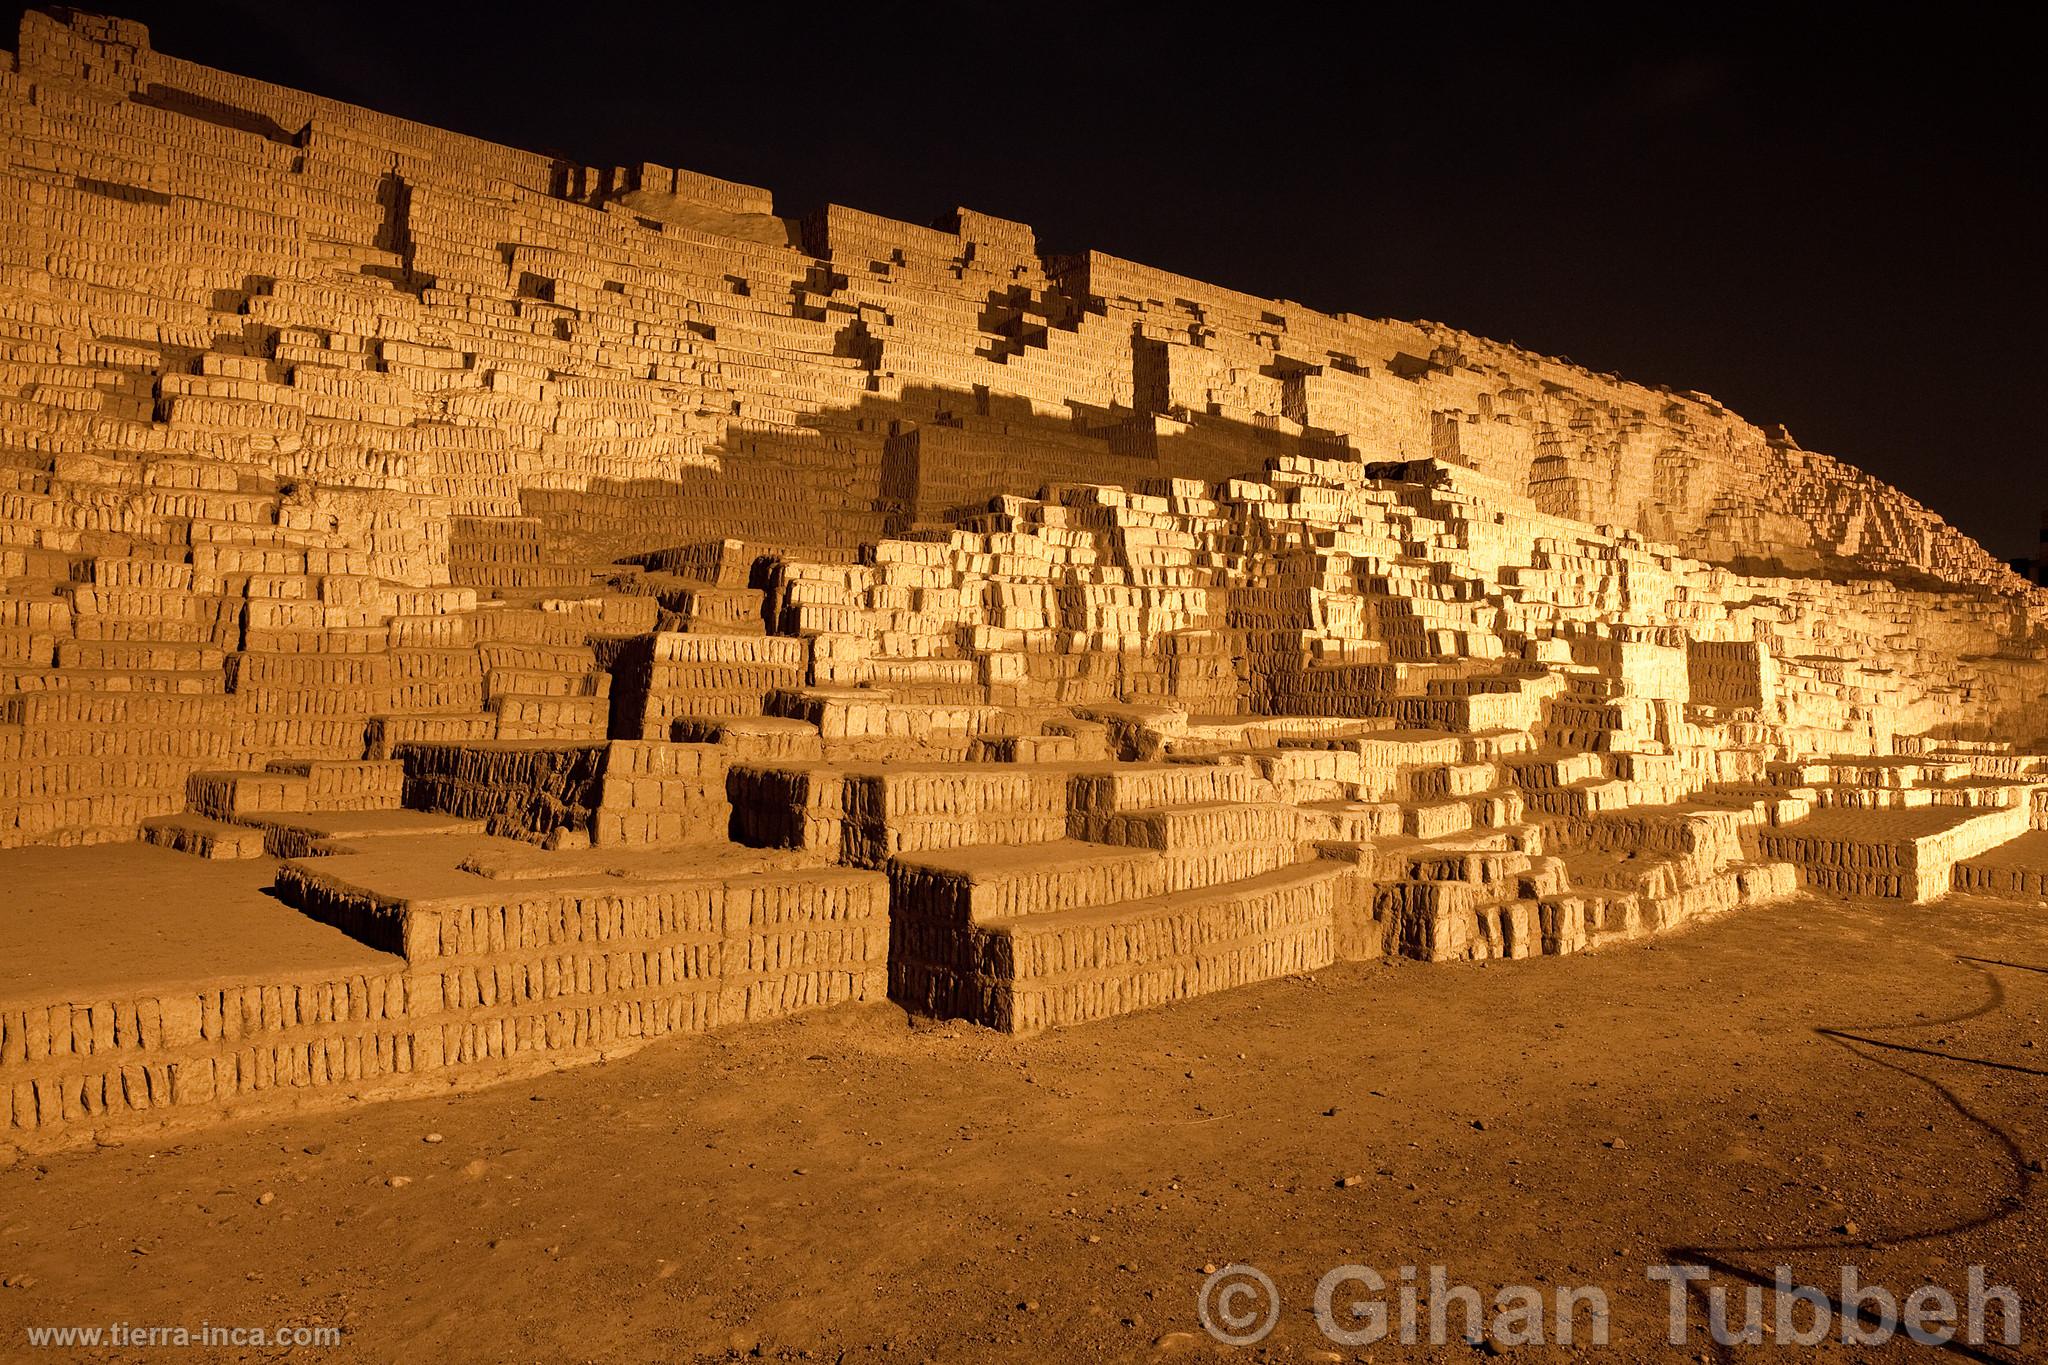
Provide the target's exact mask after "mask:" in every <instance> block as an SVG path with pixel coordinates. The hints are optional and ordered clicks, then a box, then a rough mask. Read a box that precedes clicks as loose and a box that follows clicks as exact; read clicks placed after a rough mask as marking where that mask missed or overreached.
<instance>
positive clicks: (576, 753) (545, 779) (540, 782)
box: [392, 740, 605, 842]
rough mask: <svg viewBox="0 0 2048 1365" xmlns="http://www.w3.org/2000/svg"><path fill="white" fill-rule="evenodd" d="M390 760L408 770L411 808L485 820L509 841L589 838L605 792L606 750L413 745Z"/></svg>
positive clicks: (505, 743)
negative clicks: (566, 833)
mask: <svg viewBox="0 0 2048 1365" xmlns="http://www.w3.org/2000/svg"><path fill="white" fill-rule="evenodd" d="M392 756H393V757H394V758H396V759H397V760H398V761H399V762H400V763H402V764H403V765H404V766H405V804H406V805H408V806H411V807H413V808H415V809H417V810H432V811H445V812H446V813H448V814H450V815H459V816H463V817H465V818H469V819H477V820H483V821H486V822H487V823H486V828H487V829H488V830H489V831H490V832H491V833H492V834H496V835H500V836H503V837H506V838H513V839H530V840H534V841H536V842H539V841H543V840H545V839H547V837H548V836H549V835H551V834H553V833H554V832H555V831H556V830H575V831H579V832H588V831H589V830H590V828H591V824H592V817H593V816H594V815H595V814H596V813H597V810H598V806H599V803H600V802H601V801H602V799H603V794H604V784H605V748H604V746H603V745H602V744H555V743H549V742H546V741H517V740H497V741H490V742H485V743H477V744H462V743H457V744H431V743H417V742H415V743H405V744H400V745H399V746H398V747H397V749H396V750H395V751H394V753H393V755H392Z"/></svg>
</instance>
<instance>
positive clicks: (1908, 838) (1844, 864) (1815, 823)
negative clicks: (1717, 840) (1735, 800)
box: [1757, 806, 2030, 905]
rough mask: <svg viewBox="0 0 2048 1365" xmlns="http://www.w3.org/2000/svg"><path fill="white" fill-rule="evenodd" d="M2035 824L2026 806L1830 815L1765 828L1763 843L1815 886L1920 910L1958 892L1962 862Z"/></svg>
mask: <svg viewBox="0 0 2048 1365" xmlns="http://www.w3.org/2000/svg"><path fill="white" fill-rule="evenodd" d="M2029 819H2030V816H2029V812H2028V810H2027V808H2026V807H2024V806H2013V807H2010V808H2007V809H2004V810H1991V811H1981V812H1980V811H1974V810H1971V809H1969V808H1967V807H1961V806H1929V807H1924V808H1921V809H1918V810H1826V811H1821V812H1820V813H1818V814H1816V815H1811V816H1808V817H1807V818H1806V819H1804V820H1800V821H1796V822H1794V823H1792V824H1789V825H1785V826H1783V827H1781V828H1778V829H1766V830H1760V831H1758V834H1757V846H1758V848H1759V849H1760V850H1761V852H1762V856H1763V857H1765V858H1767V859H1772V860H1776V861H1782V862H1788V863H1792V864H1795V865H1797V866H1798V868H1799V871H1800V876H1801V878H1802V880H1803V881H1804V882H1805V884H1806V885H1808V886H1811V887H1815V888H1817V889H1820V890H1823V891H1828V892H1831V893H1833V894H1835V895H1838V896H1875V897H1880V898H1883V899H1889V900H1906V901H1911V902H1913V903H1914V904H1916V905H1917V904H1923V903H1925V902H1927V901H1931V900H1934V899H1936V898H1938V897H1940V896H1942V895H1945V894H1946V893H1948V892H1949V891H1951V890H1953V889H1954V887H1955V865H1956V864H1957V863H1958V862H1963V861H1966V860H1968V859H1971V858H1974V857H1976V856H1977V855H1979V854H1982V853H1987V852H1989V851H1990V850H1992V849H1994V848H1997V847H1998V846H1999V845H2001V844H2005V843H2009V842H2010V841H2012V840H2014V839H2016V838H2018V837H2019V836H2020V835H2022V834H2025V833H2026V832H2027V826H2028V824H2029Z"/></svg>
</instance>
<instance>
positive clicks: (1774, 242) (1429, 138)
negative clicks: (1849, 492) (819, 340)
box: [108, 0, 2048, 556]
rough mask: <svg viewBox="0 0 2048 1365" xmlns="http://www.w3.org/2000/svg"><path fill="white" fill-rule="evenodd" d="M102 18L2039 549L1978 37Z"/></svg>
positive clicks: (231, 2)
mask: <svg viewBox="0 0 2048 1365" xmlns="http://www.w3.org/2000/svg"><path fill="white" fill-rule="evenodd" d="M108 7H109V8H111V9H113V10H114V11H115V12H118V13H122V14H126V15H129V16H131V17H134V18H138V19H141V20H143V21H145V22H147V23H148V24H150V26H151V29H152V33H153V39H154V42H155V43H156V45H157V46H158V47H160V48H162V49H163V50H165V51H168V52H171V53H174V54H176V55H178V56H182V57H186V58H190V59H192V60H194V61H199V62H204V63H206V64H208V65H211V66H218V67H224V68H226V69H228V70H232V71H236V72H241V73H244V74H247V75H252V76H260V77H264V78H266V79H270V80H274V81H279V82H282V83H284V84H287V85H292V86H297V87H301V88H304V89H308V90H312V91H316V92H318V93H320V94H323V95H329V96H332V97H335V98H339V99H345V100H351V101H354V102H356V103H359V104H364V105H368V106H370V107H372V108H376V109H380V110H384V111H387V112H390V113H394V114H401V115H404V116H406V117H409V118H413V119H418V120H420V121H422V122H425V123H430V124H435V125H438V126H441V127H445V128H451V129H456V130H459V131H462V132H465V133H471V134H474V135H477V136H481V137H487V138H491V139H493V140H496V141H499V142H505V143H509V144H512V145H514V146H519V147H526V148H530V149H533V150H536V151H547V152H557V153H561V154H564V155H568V156H571V157H573V158H575V159H577V160H581V161H585V162H594V163H600V164H608V163H611V162H615V161H616V162H634V161H640V160H650V161H659V162H664V163H667V164H671V165H680V166H686V167H688V168H690V169H692V170H699V171H706V172H709V173H711V174H714V175H721V176H726V177H728V178H731V179H736V180H743V181H746V182H748V183H751V184H758V185H765V186H767V187H769V188H770V189H772V190H773V191H774V192H775V195H776V199H777V205H778V208H779V209H780V210H781V211H782V212H785V213H791V212H801V211H802V210H804V209H806V208H809V207H812V206H814V205H816V204H818V203H821V202H825V201H828V200H829V201H834V202H838V203H844V204H849V205H852V206H854V207H857V208H862V209H867V210H870V211H873V212H877V213H883V214H887V215H890V216H892V217H897V218H904V219H908V220H911V221H914V222H927V221H929V220H930V219H932V218H933V217H934V216H936V215H938V214H940V213H943V212H945V211H947V210H949V209H951V208H953V207H954V206H956V205H966V206H969V207H973V208H977V209H981V210H984V211H986V212H990V213H996V214H1000V215H1003V216H1005V217H1010V218H1017V219H1021V220H1023V221H1025V222H1028V223H1031V224H1033V225H1034V226H1035V227H1036V228H1037V230H1038V236H1039V241H1040V243H1041V245H1042V246H1045V247H1050V248H1053V249H1071V248H1076V247H1096V248H1100V249H1101V250H1104V251H1109V252H1113V253H1115V254H1117V255H1120V256H1126V257H1131V258H1134V259H1136V260H1140V261H1144V262H1146V263H1148V264H1152V265H1156V266H1160V267H1163V268H1166V269H1169V270H1174V271H1178V272H1180V273H1182V274H1186V275H1193V276H1196V277H1199V278H1202V279H1206V280H1212V281H1215V282H1217V283H1220V284H1225V285H1229V286H1232V287H1234V288H1237V289H1242V290H1245V291H1248V292H1250V293H1254V294H1262V295H1267V296H1276V297H1283V298H1292V299H1297V300H1299V301H1301V302H1303V303H1307V304H1311V305H1314V306H1316V307H1320V308H1324V309H1328V310H1331V311H1339V310H1352V311H1356V312H1361V313H1367V314H1372V315H1375V316H1387V317H1400V318H1434V319H1440V320H1442V321H1445V322H1449V323H1452V324H1454V325H1456V326H1459V327H1463V328H1466V329H1468V330H1471V331H1474V332H1478V333H1481V334H1484V335H1487V336H1493V337H1499V338H1503V339H1508V340H1513V341H1517V342H1519V343H1520V344H1522V345H1524V346H1528V347H1531V348H1533V349H1536V350H1539V351H1543V352H1547V353H1550V354H1561V355H1568V356H1570V357H1572V358H1573V359H1575V360H1577V361H1579V362H1581V363H1584V364H1587V365H1590V366H1592V367H1593V368H1595V369H1600V370H1607V369H1612V370H1617V371H1619V372H1620V373H1622V374H1624V375H1627V376H1629V377H1630V378H1634V379H1640V380H1644V381H1649V382H1664V383H1668V384H1672V385H1674V386H1676V387H1679V388H1697V389H1704V390H1706V391H1707V392H1709V393H1712V394H1714V395H1715V396H1716V397H1718V398H1720V399H1721V400H1722V401H1724V402H1726V403H1728V404H1729V405H1730V406H1731V407H1733V408H1735V409H1736V410H1737V411H1739V412H1741V413H1743V414H1744V415H1745V416H1747V417H1750V418H1751V419H1753V420H1756V421H1759V422H1778V421H1782V422H1784V423H1786V424H1787V425H1788V426H1789V427H1790V428H1791V430H1792V432H1793V434H1794V435H1795V436H1796V437H1798V439H1799V440H1800V442H1801V444H1803V445H1805V446H1807V447H1808V448H1810V449H1816V450H1825V451H1828V452H1829V453H1831V454H1835V455H1839V456H1841V457H1842V458H1844V459H1847V460H1849V461H1851V462H1853V463H1855V464H1858V465H1861V466H1862V467H1864V468H1865V469H1868V470H1870V471H1872V472H1873V473H1875V474H1878V475H1879V476H1881V477H1883V478H1886V479H1888V480H1890V481H1892V482H1893V483H1896V484H1897V485H1899V486H1900V487H1901V488H1904V489H1905V490H1907V491H1908V492H1910V493H1912V494H1914V495H1915V496H1917V497H1919V498H1921V499H1922V500H1923V501H1925V502H1927V503H1928V504H1930V505H1931V506H1933V507H1935V508H1936V509H1937V510H1939V511H1941V512H1942V513H1943V514H1945V515H1946V516H1948V517H1949V518H1950V519H1951V520H1953V521H1954V522H1956V523H1957V524H1958V525H1960V526H1962V527H1963V528H1964V529H1965V530H1967V531H1970V532H1971V533H1973V534H1975V535H1977V536H1978V537H1979V538H1981V539H1982V540H1984V541H1985V543H1986V544H1987V545H1989V546H1990V547H1991V548H1992V549H1993V550H1994V551H1995V552H1997V553H1998V554H2000V555H2001V556H2012V555H2020V554H2027V553H2031V552H2032V547H2033V545H2034V543H2035V540H2036V536H2037V532H2038V527H2039V518H2040V514H2041V511H2042V509H2043V508H2044V507H2048V450H2044V443H2043V442H2042V440H2041V438H2040V435H2039V428H2038V427H2037V425H2036V422H2037V420H2038V418H2037V412H2036V409H2037V408H2038V407H2039V405H2040V404H2039V395H2040V393H2041V388H2042V375H2043V370H2044V363H2048V354H2044V351H2048V346H2044V341H2043V335H2044V331H2043V329H2044V328H2048V317H2044V311H2048V310H2044V304H2048V297H2044V293H2048V291H2044V279H2048V268H2044V264H2043V254H2042V241H2041V229H2042V223H2043V209H2044V200H2048V193H2044V181H2043V174H2042V170H2041V167H2042V165H2043V157H2042V151H2041V149H2042V145H2043V141H2044V139H2043V132H2044V129H2043V123H2044V116H2043V113H2042V101H2041V99H2040V98H2039V93H2038V91H2039V85H2038V73H2037V72H2036V71H2035V70H2034V69H2033V62H2034V58H2033V54H2032V44H2031V43H2030V42H2028V41H2026V40H2025V39H2024V38H2023V36H2022V35H2021V34H2019V33H2018V32H2009V33H2003V34H2001V33H2000V32H1998V31H1996V29H1995V28H1994V27H1988V26H1986V25H1985V24H1983V23H1981V22H1977V21H1968V22H1964V21H1960V20H1958V21H1957V22H1953V23H1947V24H1943V25H1941V26H1940V27H1941V29H1942V30H1943V31H1940V32H1936V31H1932V29H1933V26H1932V25H1928V26H1916V27H1909V26H1907V25H1905V24H1903V23H1901V24H1900V25H1899V26H1898V27H1896V28H1887V27H1884V26H1883V24H1882V23H1881V22H1873V20H1872V19H1871V18H1870V17H1868V16H1870V15H1873V14H1875V13H1876V11H1863V12H1862V13H1858V12H1855V11H1849V10H1844V11H1842V12H1841V13H1840V14H1839V15H1838V16H1835V17H1832V18H1825V17H1823V18H1815V19H1802V20H1796V21H1793V26H1789V27H1788V26H1787V22H1786V21H1785V20H1783V19H1782V18H1781V19H1778V20H1775V21H1773V23H1772V24H1771V26H1769V27H1760V28H1755V29H1750V30H1746V31H1744V30H1738V29H1736V28H1724V27H1722V26H1720V23H1719V21H1718V20H1716V19H1713V18H1702V17H1700V15H1701V14H1702V13H1704V11H1701V10H1699V9H1697V8H1696V7H1687V9H1688V11H1689V13H1688V14H1686V15H1685V16H1684V22H1681V21H1680V19H1677V18H1674V19H1670V20H1665V19H1658V18H1653V17H1645V16H1643V15H1640V14H1638V15H1628V14H1624V13H1608V12H1601V11H1594V10H1590V9H1582V8H1575V7H1565V6H1560V7H1551V8H1547V9H1546V10H1545V11H1544V12H1543V13H1540V14H1531V13H1529V12H1528V11H1529V9H1530V8H1531V7H1524V9H1523V10H1522V11H1518V12H1515V13H1513V14H1512V16H1509V15H1501V16H1495V15H1491V14H1489V13H1488V11H1487V9H1486V8H1485V7H1484V6H1478V5H1464V6H1456V7H1453V6H1427V7H1421V6H1411V7H1407V8H1406V9H1398V10H1397V9H1395V8H1392V7H1361V8H1358V9H1356V10H1339V9H1337V8H1335V7H1331V8H1330V9H1328V10H1319V9H1318V8H1316V7H1304V6H1285V7H1283V6H1268V5H1258V6H1251V5H1247V6H1244V7H1243V11H1242V12H1243V13H1244V14H1245V15H1247V16H1248V18H1247V19H1246V20H1243V21H1232V22H1230V23H1225V22H1223V21H1220V20H1216V19H1203V18H1199V17H1197V16H1196V15H1195V13H1194V12H1193V10H1192V9H1190V10H1187V11H1182V12H1179V13H1174V12H1168V11H1159V12H1156V13H1151V14H1146V15H1143V16H1134V17H1128V18H1125V17H1106V16H1098V15H1091V14H1089V13H1088V12H1087V11H1086V10H1085V9H1079V10H1074V11H1071V12H1070V11H1065V10H1061V9H1060V8H1058V7H1054V6H1041V7H1030V8H1027V7H1021V6H994V5H990V6H973V5H965V4H962V5H949V6H944V7H934V8H930V9H926V8H922V7H900V8H899V7H893V6H887V5H881V4H858V3H854V4H849V3H841V4H837V5H834V6H831V7H829V8H822V9H819V10H816V11H812V10H809V9H806V8H804V7H803V6H800V5H788V6H770V5H761V4H731V3H727V4H721V5H718V6H715V7H699V6H695V5H692V4H688V3H680V4H672V5H660V6H649V7H647V9H648V11H650V12H648V13H642V12H640V11H639V10H638V9H637V8H635V7H629V6H612V5H606V4H601V3H579V4H563V5H559V6H555V7H552V8H549V9H543V8H542V7H539V6H532V7H525V6H517V5H513V4H491V5H480V4H451V5H439V6H435V5H429V4H424V3H422V4H383V3H376V2H375V0H350V2H349V3H342V4H335V3H325V2H323V0H219V2H218V3H204V2H203V0H194V2H192V3H185V4H162V3H143V2H142V0H133V2H131V3H119V2H118V0H109V3H108ZM1646 8H1647V7H1646ZM1325 14H1327V15H1329V16H1331V17H1330V18H1328V19H1327V20H1324V19H1322V18H1321V17H1320V16H1322V15H1325ZM1348 14H1356V15H1358V16H1360V18H1359V20H1358V21H1357V22H1347V21H1344V20H1340V19H1339V18H1337V17H1335V16H1338V15H1348Z"/></svg>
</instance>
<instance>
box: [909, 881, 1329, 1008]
mask: <svg viewBox="0 0 2048 1365" xmlns="http://www.w3.org/2000/svg"><path fill="white" fill-rule="evenodd" d="M1355 876H1356V873H1355V870H1354V869H1352V868H1349V867H1346V866H1344V865H1343V864H1340V863H1335V862H1329V861H1315V862H1309V863H1300V864H1295V865H1292V866H1289V867H1285V868H1282V869H1280V870H1278V871H1274V872H1268V873H1265V874H1263V875H1261V876H1258V877H1253V878H1249V879H1246V880H1243V881H1237V882H1230V883H1226V884H1224V885H1221V886H1216V887H1211V888H1208V889H1206V890H1203V891H1192V892H1181V893H1178V894H1175V895H1168V896H1157V897H1150V898H1147V899H1144V900H1133V901H1121V902H1116V903H1113V904H1109V905H1102V906H1092V907H1086V908H1077V909H1070V910H1058V911H1051V912H1046V913H1039V914H1031V915H1025V916H1022V917H1019V918H1017V919H1014V920H1008V921H1005V922H1002V923H1000V924H993V925H986V926H973V927H970V928H967V929H966V930H964V931H963V930H961V929H960V928H959V927H957V926H955V925H951V924H944V923H934V922H927V921H919V920H917V919H915V918H914V917H911V916H899V917H897V918H896V920H895V923H894V925H893V926H892V943H891V953H890V964H889V974H890V994H891V996H892V998H894V999H896V1000H897V1001H898V1002H899V1003H902V1004H904V1005H906V1006H908V1007H910V1008H912V1009H915V1010H920V1011H924V1012H927V1013H932V1014H937V1015H940V1016H942V1017H947V1018H965V1019H971V1020H973V1021H974V1022H976V1023H979V1024H983V1025H986V1026H987V1027H990V1028H995V1029H1000V1030H1002V1031H1004V1032H1006V1033H1035V1032H1037V1031H1039V1030H1041V1029H1045V1028H1050V1027H1056V1026H1059V1025H1065V1024H1076V1023H1082V1022H1084V1021H1087V1020H1093V1019H1105V1018H1110V1017H1113V1016H1115V1015H1120V1014H1129V1013H1131V1012H1133V1011H1136V1010H1141V1009H1148V1008H1150V1007H1152V1006H1154V1005H1163V1004H1168V1003H1170V1002H1173V1001H1176V1000H1186V999H1191V998H1193V997H1195V996H1199V995H1207V994H1210V993H1212V992H1215V991H1221V990H1229V989H1231V988H1233V987H1236V986H1247V985H1251V984H1254V983H1256V982H1260V981H1269V980H1272V979H1274V978H1276V977H1281V976H1289V975H1293V974H1295V973H1298V972H1307V971H1315V970H1317V969H1319V968H1321V967H1324V966H1327V965H1328V964H1329V963H1330V962H1332V961H1334V960H1335V950H1334V946H1333V945H1334V942H1335V936H1336V932H1337V931H1336V927H1335V920H1336V917H1337V915H1338V913H1339V907H1340V900H1341V898H1342V888H1343V887H1344V886H1346V885H1347V884H1348V882H1349V881H1350V880H1351V879H1354V878H1355Z"/></svg>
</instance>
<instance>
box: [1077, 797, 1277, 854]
mask: <svg viewBox="0 0 2048 1365" xmlns="http://www.w3.org/2000/svg"><path fill="white" fill-rule="evenodd" d="M1067 833H1068V834H1069V835H1070V836H1071V837H1075V838H1082V839H1087V840H1089V841H1090V842H1093V843H1100V844H1122V845H1125V846H1127V847H1133V848H1156V849H1163V850H1166V851H1169V852H1184V851H1188V850H1193V849H1205V848H1219V847H1223V846H1225V845H1234V844H1277V845H1282V846H1285V847H1290V848H1291V847H1292V846H1293V845H1294V844H1295V842H1296V840H1297V839H1298V838H1299V837H1300V833H1299V818H1298V816H1297V815H1296V813H1295V809H1294V807H1293V806H1289V805H1283V804H1281V803H1279V802H1277V801H1202V802H1197V803H1194V804H1191V805H1176V806H1162V807H1159V808H1157V809H1153V810H1117V811H1109V812H1099V811H1076V812H1074V813H1073V814H1072V815H1070V816H1069V817H1068V821H1067Z"/></svg>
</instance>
